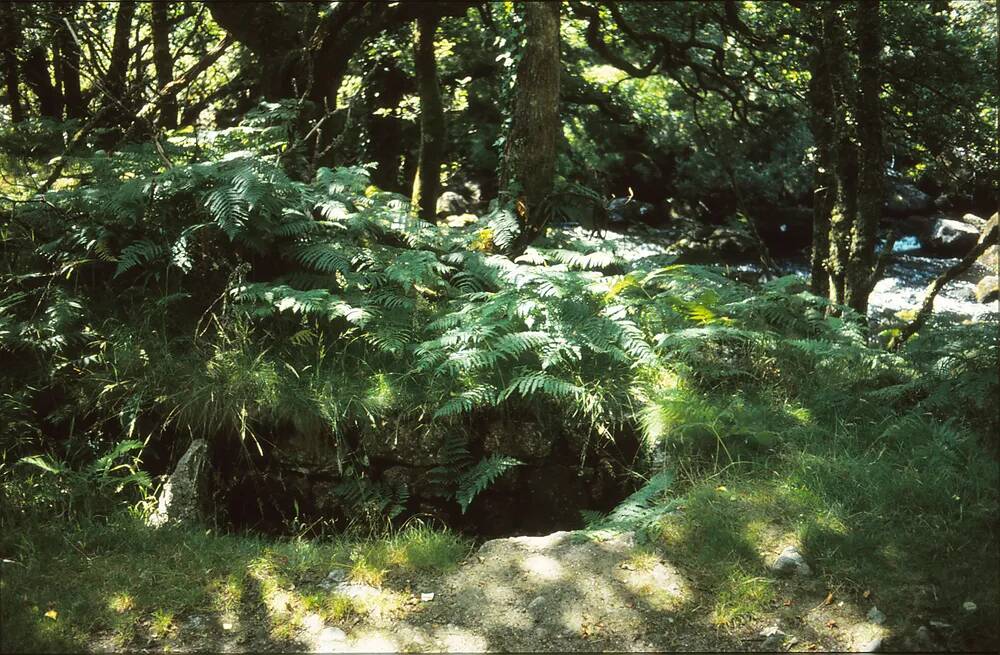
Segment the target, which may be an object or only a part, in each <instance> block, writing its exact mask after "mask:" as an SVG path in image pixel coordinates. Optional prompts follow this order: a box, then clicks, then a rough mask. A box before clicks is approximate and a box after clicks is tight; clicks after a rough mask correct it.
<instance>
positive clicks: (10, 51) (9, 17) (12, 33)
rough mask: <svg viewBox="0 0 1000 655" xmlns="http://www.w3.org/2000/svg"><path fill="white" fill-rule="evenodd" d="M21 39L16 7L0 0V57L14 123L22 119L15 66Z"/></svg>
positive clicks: (22, 113) (22, 109)
mask: <svg viewBox="0 0 1000 655" xmlns="http://www.w3.org/2000/svg"><path fill="white" fill-rule="evenodd" d="M20 40H21V26H20V21H19V20H18V15H17V7H16V6H14V3H13V2H0V57H3V82H4V88H5V90H6V92H7V104H8V105H10V118H11V120H12V121H13V122H15V123H20V122H21V121H23V120H24V105H23V104H22V102H21V89H20V81H21V80H20V76H19V75H18V66H17V48H18V45H19V44H20Z"/></svg>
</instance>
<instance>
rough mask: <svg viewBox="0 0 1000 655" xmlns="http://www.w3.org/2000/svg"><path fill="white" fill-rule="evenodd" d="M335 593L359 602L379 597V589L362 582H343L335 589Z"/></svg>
mask: <svg viewBox="0 0 1000 655" xmlns="http://www.w3.org/2000/svg"><path fill="white" fill-rule="evenodd" d="M333 591H334V593H337V594H340V595H341V596H347V597H348V598H355V599H357V600H362V601H364V600H371V599H374V598H376V597H377V596H378V595H379V591H378V589H376V588H375V587H372V586H371V585H366V584H362V583H360V582H341V583H340V584H338V585H337V586H336V587H334V588H333Z"/></svg>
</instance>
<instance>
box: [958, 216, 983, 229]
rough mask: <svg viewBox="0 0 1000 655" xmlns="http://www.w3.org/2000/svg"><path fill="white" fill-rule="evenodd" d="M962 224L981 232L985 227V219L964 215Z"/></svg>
mask: <svg viewBox="0 0 1000 655" xmlns="http://www.w3.org/2000/svg"><path fill="white" fill-rule="evenodd" d="M962 222H963V223H967V224H969V225H971V226H972V227H974V228H976V229H977V230H982V229H983V228H984V227H986V219H985V218H980V217H978V216H976V215H975V214H964V215H963V216H962Z"/></svg>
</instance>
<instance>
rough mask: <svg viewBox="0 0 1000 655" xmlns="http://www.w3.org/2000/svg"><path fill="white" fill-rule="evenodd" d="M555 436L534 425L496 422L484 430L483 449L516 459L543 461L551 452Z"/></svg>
mask: <svg viewBox="0 0 1000 655" xmlns="http://www.w3.org/2000/svg"><path fill="white" fill-rule="evenodd" d="M555 438H556V437H555V434H554V433H552V432H546V431H545V430H542V429H541V428H540V427H539V426H538V425H537V424H535V423H528V422H523V423H522V422H518V421H513V420H511V421H496V422H493V423H491V424H490V425H489V426H488V427H487V428H486V434H485V436H484V437H483V447H484V448H485V449H486V452H487V453H490V454H497V455H508V456H510V457H516V458H518V459H543V458H545V457H547V456H548V455H549V453H551V452H552V447H553V445H554V442H555Z"/></svg>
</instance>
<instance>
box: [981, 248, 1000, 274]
mask: <svg viewBox="0 0 1000 655" xmlns="http://www.w3.org/2000/svg"><path fill="white" fill-rule="evenodd" d="M976 263H977V264H979V265H980V266H984V267H986V269H987V270H990V271H992V272H994V273H1000V246H990V247H989V248H987V249H986V252H984V253H983V254H982V255H980V257H979V259H977V260H976Z"/></svg>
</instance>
